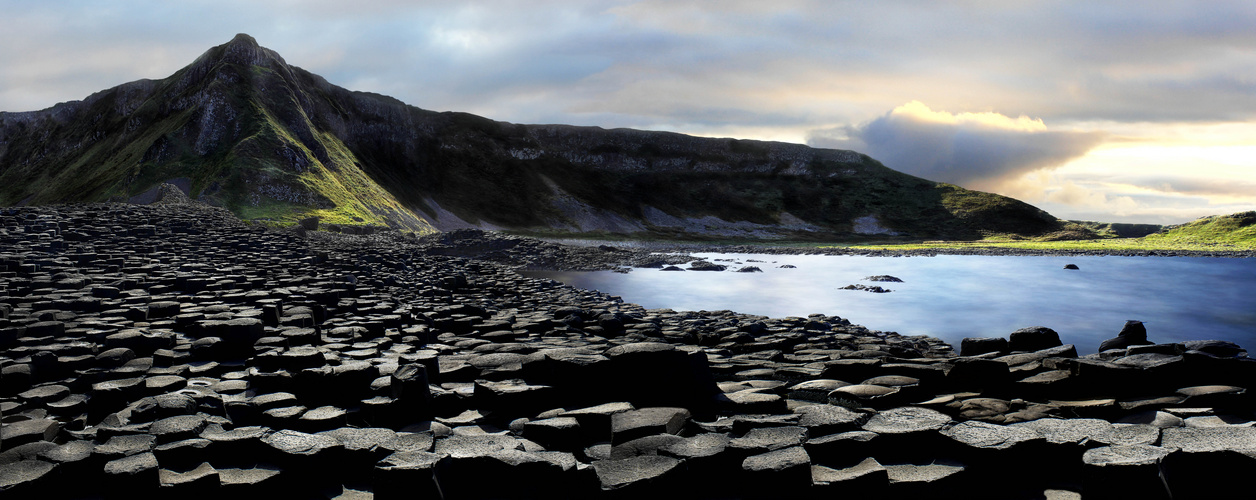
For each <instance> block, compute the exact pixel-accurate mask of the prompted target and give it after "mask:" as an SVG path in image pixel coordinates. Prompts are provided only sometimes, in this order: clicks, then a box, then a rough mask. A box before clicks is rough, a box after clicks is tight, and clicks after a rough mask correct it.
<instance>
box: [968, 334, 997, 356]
mask: <svg viewBox="0 0 1256 500" xmlns="http://www.w3.org/2000/svg"><path fill="white" fill-rule="evenodd" d="M1008 350H1009V346H1008V342H1007V339H1005V338H1002V337H965V338H964V339H963V340H961V341H960V344H959V355H960V356H977V355H980V354H986V353H989V352H1007V351H1008Z"/></svg>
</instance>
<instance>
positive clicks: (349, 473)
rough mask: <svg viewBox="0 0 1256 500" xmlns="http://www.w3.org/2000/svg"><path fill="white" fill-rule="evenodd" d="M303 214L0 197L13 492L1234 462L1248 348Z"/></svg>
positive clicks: (1106, 469)
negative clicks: (876, 315) (712, 289)
mask: <svg viewBox="0 0 1256 500" xmlns="http://www.w3.org/2000/svg"><path fill="white" fill-rule="evenodd" d="M300 233H301V231H296V230H286V231H275V230H267V229H264V228H258V227H251V226H249V225H246V224H244V223H241V222H240V221H239V220H237V219H235V218H234V217H231V216H230V214H228V213H226V212H225V211H224V210H221V209H213V208H205V207H194V206H192V207H189V206H181V205H166V206H163V205H152V206H133V205H109V204H102V205H79V206H62V207H22V208H15V209H7V210H5V211H3V212H0V243H3V244H4V248H5V250H4V251H0V272H2V273H3V276H4V281H3V288H2V289H0V313H2V314H0V369H2V370H3V377H0V413H2V415H0V420H2V421H3V431H2V432H0V435H3V441H0V491H4V492H5V493H6V494H8V493H16V494H19V495H22V494H28V495H30V496H36V495H51V496H58V495H63V496H68V497H91V496H99V495H101V494H102V493H121V492H124V491H125V492H127V494H134V493H136V492H140V493H153V494H158V493H160V494H168V495H169V494H173V495H184V494H189V495H193V494H206V492H212V493H209V494H210V495H229V494H244V495H250V496H254V495H260V494H267V495H283V496H286V497H315V496H320V495H327V496H334V495H331V494H329V493H327V492H339V494H353V493H371V494H374V495H376V496H377V497H379V498H395V497H398V496H401V495H404V494H411V495H413V494H429V495H430V496H433V497H435V498H439V497H441V495H445V496H446V497H449V498H453V497H459V498H489V497H510V498H516V497H517V498H525V497H554V496H566V497H600V498H621V497H625V496H628V497H640V496H644V495H665V494H668V493H674V492H675V491H677V490H678V489H679V490H681V491H686V492H690V493H691V495H692V496H695V497H713V498H759V497H798V496H809V495H830V494H832V493H833V492H843V493H850V492H859V493H860V494H867V495H880V496H886V495H888V496H895V497H899V496H912V495H925V494H927V495H929V496H931V497H935V498H936V497H942V498H969V497H973V496H985V495H988V494H989V495H993V496H998V497H1003V498H1042V497H1044V496H1047V497H1051V498H1075V497H1076V496H1078V495H1082V494H1084V495H1087V496H1103V495H1105V494H1111V493H1112V490H1111V489H1110V488H1112V485H1113V484H1119V485H1120V487H1121V488H1123V490H1122V491H1123V492H1129V491H1136V492H1140V493H1146V494H1149V495H1153V496H1155V495H1157V492H1159V493H1160V494H1164V493H1167V492H1169V491H1171V492H1172V493H1173V494H1174V495H1175V496H1176V495H1185V496H1190V495H1201V496H1209V495H1215V494H1224V492H1225V491H1227V490H1226V489H1225V487H1226V486H1228V485H1226V484H1225V481H1215V482H1214V481H1202V480H1199V479H1196V478H1198V477H1201V476H1199V473H1200V471H1202V470H1209V471H1212V474H1222V475H1223V476H1224V475H1226V474H1230V473H1234V474H1241V471H1243V470H1247V468H1248V467H1250V465H1251V464H1250V463H1249V461H1250V460H1251V459H1250V458H1249V456H1248V455H1244V454H1243V453H1242V451H1243V450H1247V449H1249V448H1250V447H1251V446H1250V445H1251V444H1253V443H1256V428H1253V427H1250V426H1248V425H1247V424H1250V423H1251V422H1252V421H1253V419H1256V413H1253V409H1254V408H1256V400H1254V399H1253V397H1252V396H1253V395H1252V394H1251V393H1250V392H1249V391H1248V388H1247V387H1246V384H1248V383H1250V381H1251V380H1254V379H1256V378H1254V377H1256V361H1254V360H1251V359H1249V358H1247V356H1246V351H1245V350H1243V349H1242V348H1241V347H1239V346H1237V345H1233V344H1230V343H1227V342H1210V341H1195V342H1182V343H1174V344H1157V345H1151V346H1134V347H1129V348H1127V349H1123V350H1119V351H1108V352H1105V353H1101V354H1094V355H1086V356H1079V355H1078V353H1077V352H1076V349H1075V348H1073V347H1072V346H1071V345H1063V344H1061V343H1060V342H1059V339H1058V336H1056V338H1055V339H1054V340H1053V339H1052V334H1053V333H1054V332H1050V331H1040V330H1034V331H1029V332H1021V331H1018V332H1010V333H1009V335H1008V337H1009V338H1007V339H1002V340H1003V342H999V341H996V340H987V341H981V342H974V343H972V344H973V345H972V346H971V347H970V346H969V345H967V343H966V345H965V346H964V352H960V353H956V352H954V349H953V348H952V347H951V346H949V345H947V344H945V343H942V342H941V341H940V340H938V339H934V338H931V337H923V336H921V337H908V336H901V335H897V334H890V333H885V332H877V331H873V330H869V329H867V328H865V327H862V326H858V325H853V324H851V323H850V322H849V321H847V320H845V319H842V318H840V317H834V316H823V315H811V316H809V317H806V318H802V317H797V318H767V317H762V316H753V315H746V314H740V313H735V312H731V311H699V312H677V311H672V310H667V309H644V308H642V307H641V306H639V305H636V304H631V303H625V302H623V301H622V300H619V299H617V298H615V297H612V296H609V295H607V294H604V293H599V292H593V291H587V290H581V289H577V288H573V287H570V286H566V285H562V284H560V283H557V282H554V281H552V280H545V279H534V278H526V277H523V276H521V275H520V274H518V273H517V272H516V271H515V270H516V269H520V268H526V267H529V266H546V265H554V263H566V264H568V265H570V266H572V267H598V266H603V267H610V268H614V267H618V266H620V265H622V264H623V263H624V262H642V263H647V264H654V263H657V261H659V260H661V259H662V260H666V259H663V258H661V257H660V256H657V255H651V254H650V253H649V252H648V251H643V250H624V249H619V248H614V247H609V246H599V247H587V248H576V247H561V246H557V245H555V244H553V243H546V242H540V241H537V240H532V239H524V238H518V237H510V236H500V235H485V234H484V233H480V232H464V231H455V232H451V233H442V234H438V235H432V236H428V237H423V238H413V237H408V236H405V235H401V234H392V233H384V234H375V235H370V236H352V237H339V236H331V235H320V234H318V233H319V232H305V233H304V234H300ZM757 253H762V252H761V250H759V251H757ZM472 257H474V259H473V258H472ZM1131 457H1153V458H1152V459H1143V458H1138V459H1132V458H1131ZM1207 477H1216V476H1214V475H1208V476H1207ZM1227 477H1228V476H1227ZM1236 477H1237V476H1236ZM71 478H73V480H72V481H71V480H68V479H71ZM485 478H491V479H492V480H491V481H485V480H484V479H485ZM1161 478H1164V479H1163V480H1162V479H1161ZM1166 485H1167V486H1166ZM102 488H103V489H102Z"/></svg>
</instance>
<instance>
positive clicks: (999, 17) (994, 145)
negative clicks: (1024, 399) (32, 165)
mask: <svg viewBox="0 0 1256 500" xmlns="http://www.w3.org/2000/svg"><path fill="white" fill-rule="evenodd" d="M1254 27H1256V2H1253V1H1251V0H1240V1H1225V0H1209V1H1166V0H1140V1H1136V2H1134V1H1130V2H1125V1H1103V2H1095V1H1093V0H1090V1H1077V2H1072V1H1017V0H997V1H951V2H937V1H932V0H919V1H910V0H909V1H877V2H870V1H865V0H859V1H835V0H816V1H810V0H774V1H771V2H764V1H762V0H753V1H742V0H720V1H684V0H645V1H609V0H608V1H601V0H583V1H565V0H540V1H536V0H532V1H528V2H522V1H478V0H462V1H457V2H424V1H402V0H383V1H369V0H361V1H357V2H347V1H344V0H314V1H299V0H277V1H260V0H250V1H236V0H216V1H201V0H182V1H177V2H171V1H168V0H166V1H128V0H110V1H79V0H58V1H56V2H48V1H46V0H0V111H32V110H38V109H44V108H47V107H50V106H52V105H54V104H56V103H58V102H64V101H71V100H78V99H82V98H84V97H86V96H88V95H90V94H92V93H94V92H96V91H99V90H104V89H107V88H110V87H113V86H116V85H120V84H122V83H125V82H129V81H134V80H138V79H142V78H149V79H159V78H164V77H166V76H169V75H170V74H172V73H174V72H175V71H177V70H178V69H179V68H181V67H183V66H186V65H188V64H190V63H191V62H192V61H193V60H195V59H196V57H197V56H199V55H200V54H202V53H203V52H205V51H206V50H208V49H209V48H210V47H213V46H215V45H220V44H223V43H226V42H227V41H229V40H230V39H231V38H232V37H233V36H235V34H236V33H248V34H249V35H252V36H253V37H254V38H256V39H257V41H258V42H259V43H260V44H261V45H262V46H264V47H267V48H270V49H273V50H275V51H276V52H278V53H279V54H280V55H282V56H283V57H284V59H285V60H286V61H287V62H288V63H289V64H291V65H294V66H298V67H301V68H304V69H306V70H309V71H311V72H313V73H316V74H318V75H321V76H323V77H325V78H326V79H327V80H328V81H330V82H331V83H333V84H336V85H339V86H341V87H345V88H348V89H350V90H360V91H369V92H376V93H380V94H385V95H389V96H393V97H396V98H398V99H400V100H402V101H404V102H406V103H408V104H411V105H414V106H417V107H420V108H424V109H430V110H436V111H465V112H469V113H475V114H478V115H482V116H486V117H489V118H492V119H495V120H501V121H508V122H515V123H565V124H573V125H594V126H600V127H605V128H619V127H628V128H639V129H649V130H670V131H675V132H681V133H686V134H693V135H700V136H710V137H734V138H739V139H760V140H773V141H785V142H793V143H803V144H808V145H811V146H814V147H826V148H840V149H852V150H855V151H859V152H861V153H865V154H868V155H869V156H871V157H873V158H876V159H878V160H880V161H881V162H882V163H884V164H885V165H886V166H889V167H891V168H894V169H896V170H900V171H903V172H907V173H910V174H913V175H918V176H921V177H925V178H928V179H932V180H937V181H943V182H949V183H953V184H958V185H961V186H964V187H967V188H971V189H980V190H984V191H992V192H996V193H1000V194H1004V195H1008V196H1013V197H1016V198H1019V199H1021V200H1024V201H1026V202H1029V203H1031V204H1033V205H1035V206H1038V207H1040V208H1042V209H1044V210H1047V211H1048V212H1051V213H1052V214H1054V215H1056V216H1057V217H1060V218H1064V219H1082V220H1098V221H1105V222H1137V223H1157V224H1173V223H1181V222H1186V221H1189V220H1192V219H1195V218H1198V217H1201V216H1206V215H1217V214H1229V213H1234V212H1240V211H1247V210H1256V28H1254Z"/></svg>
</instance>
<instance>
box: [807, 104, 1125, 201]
mask: <svg viewBox="0 0 1256 500" xmlns="http://www.w3.org/2000/svg"><path fill="white" fill-rule="evenodd" d="M1102 139H1103V134H1101V133H1096V132H1074V131H1052V130H1048V129H1047V126H1046V124H1044V123H1043V121H1042V120H1041V119H1037V118H1030V117H1027V116H1019V117H1016V118H1012V117H1008V116H1005V115H1002V114H999V113H994V112H975V113H974V112H962V113H949V112H946V111H935V110H932V109H930V108H929V107H928V106H926V105H925V104H923V103H920V102H919V101H912V102H909V103H907V104H904V105H902V106H899V107H897V108H894V110H892V111H890V112H889V113H886V114H885V115H882V116H881V117H879V118H877V119H875V120H872V121H870V122H867V123H863V124H860V125H854V126H845V127H838V128H833V129H827V130H817V131H813V133H812V134H811V136H810V137H809V138H808V141H807V142H808V144H811V145H812V146H818V147H828V148H836V149H853V150H855V151H859V152H861V153H865V154H867V155H869V156H872V157H873V158H876V159H878V160H880V161H881V162H882V163H884V164H885V165H886V166H888V167H890V168H893V169H895V170H899V171H902V172H906V173H909V174H912V175H916V176H919V177H924V178H926V179H930V180H936V181H942V182H948V183H952V184H958V185H961V186H964V187H968V188H973V189H984V190H994V191H997V190H998V188H999V187H1000V186H1001V185H1002V184H1003V183H1005V182H1008V181H1012V180H1015V179H1018V178H1020V177H1021V176H1023V175H1025V174H1026V173H1029V172H1033V171H1037V170H1043V169H1051V168H1055V167H1058V166H1060V165H1062V164H1064V163H1065V162H1067V161H1069V160H1071V159H1073V158H1076V157H1079V156H1081V155H1083V154H1085V153H1086V152H1087V151H1089V150H1090V149H1091V148H1093V147H1095V146H1096V145H1098V144H1099V143H1100V141H1102Z"/></svg>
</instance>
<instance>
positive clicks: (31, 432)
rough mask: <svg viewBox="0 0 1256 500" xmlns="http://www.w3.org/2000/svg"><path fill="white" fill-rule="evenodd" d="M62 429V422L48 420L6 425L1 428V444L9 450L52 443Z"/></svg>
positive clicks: (40, 419) (25, 421)
mask: <svg viewBox="0 0 1256 500" xmlns="http://www.w3.org/2000/svg"><path fill="white" fill-rule="evenodd" d="M61 427H62V425H61V422H59V421H57V420H54V419H48V418H36V419H30V420H18V421H16V422H10V423H6V424H3V426H2V427H0V443H4V447H5V448H6V449H8V448H11V447H14V446H20V445H24V444H27V443H34V442H38V441H52V440H53V439H55V438H56V437H57V433H58V432H60V431H61Z"/></svg>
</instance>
